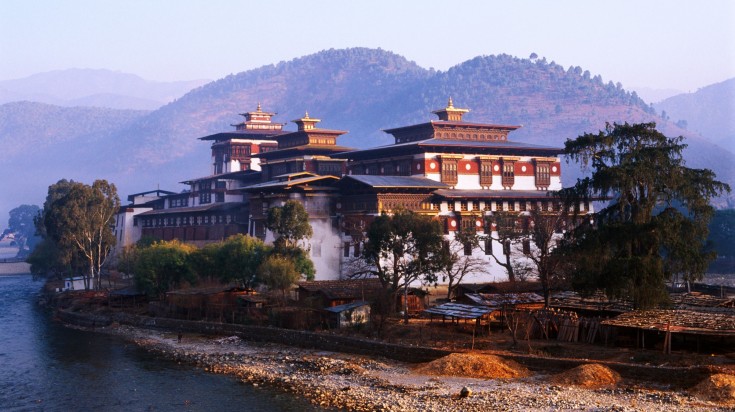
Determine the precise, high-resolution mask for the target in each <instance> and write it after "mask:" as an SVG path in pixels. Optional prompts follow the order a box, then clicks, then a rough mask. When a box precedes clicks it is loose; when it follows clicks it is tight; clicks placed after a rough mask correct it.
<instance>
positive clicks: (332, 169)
mask: <svg viewBox="0 0 735 412" xmlns="http://www.w3.org/2000/svg"><path fill="white" fill-rule="evenodd" d="M319 174H320V175H334V176H341V175H342V163H332V162H330V163H326V162H319Z"/></svg>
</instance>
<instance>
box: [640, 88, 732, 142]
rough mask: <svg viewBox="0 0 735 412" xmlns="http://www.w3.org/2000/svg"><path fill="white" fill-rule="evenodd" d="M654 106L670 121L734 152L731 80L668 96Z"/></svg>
mask: <svg viewBox="0 0 735 412" xmlns="http://www.w3.org/2000/svg"><path fill="white" fill-rule="evenodd" d="M654 107H655V108H656V110H657V111H658V112H659V113H663V114H664V115H665V116H666V117H667V118H669V119H671V121H673V122H678V123H679V124H681V125H682V126H686V128H687V129H688V130H691V131H692V132H695V133H699V134H701V135H702V136H706V137H707V138H708V139H710V140H711V141H712V142H713V143H716V144H718V145H720V146H722V147H724V148H725V149H727V150H729V151H730V152H735V79H730V80H726V81H724V82H721V83H716V84H713V85H710V86H707V87H703V88H701V89H699V90H697V91H696V92H694V93H685V94H680V95H677V96H673V97H670V98H668V99H666V100H664V101H662V102H660V103H657V104H655V105H654Z"/></svg>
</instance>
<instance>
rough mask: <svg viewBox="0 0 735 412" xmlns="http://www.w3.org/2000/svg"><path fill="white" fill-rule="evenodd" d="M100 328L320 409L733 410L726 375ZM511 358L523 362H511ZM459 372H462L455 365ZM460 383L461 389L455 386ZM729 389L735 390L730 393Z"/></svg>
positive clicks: (733, 406)
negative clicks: (621, 375)
mask: <svg viewBox="0 0 735 412" xmlns="http://www.w3.org/2000/svg"><path fill="white" fill-rule="evenodd" d="M104 331H106V332H108V333H113V334H117V335H120V336H124V337H126V338H127V339H132V340H133V341H135V342H136V343H137V344H138V345H140V346H142V347H144V348H146V349H148V350H150V351H152V352H155V353H158V354H159V355H161V356H164V357H167V358H170V359H173V360H176V361H178V362H185V363H191V364H193V365H195V366H196V367H199V368H203V369H205V370H207V371H209V372H211V373H219V374H227V375H230V376H232V377H233V378H235V379H239V380H241V381H243V382H245V383H247V384H251V385H254V386H260V385H267V386H270V387H274V388H279V389H281V390H283V391H286V392H290V393H292V394H294V395H296V396H300V397H305V398H307V399H309V400H310V401H311V402H312V403H313V404H315V405H319V406H321V407H324V408H342V409H346V410H354V411H418V410H420V411H442V412H444V411H487V410H498V411H555V410H571V411H661V410H666V411H672V412H673V411H735V404H733V403H727V401H728V399H729V400H730V402H731V400H732V399H733V398H732V397H728V396H725V397H724V399H725V402H723V401H722V399H720V400H719V401H717V402H715V401H712V399H713V397H712V392H715V393H725V394H726V395H727V394H728V393H729V392H727V391H730V392H733V391H735V386H728V385H731V384H730V383H726V384H724V386H722V387H719V388H716V389H713V388H708V389H706V390H704V389H698V390H694V389H693V390H687V391H669V390H662V389H658V390H654V389H649V388H643V387H636V386H623V385H619V384H616V383H611V382H609V381H606V380H601V381H600V382H601V384H600V385H588V384H585V383H584V382H583V381H574V379H572V380H571V381H570V380H569V379H571V378H570V376H573V375H574V374H575V373H582V374H584V373H583V372H584V371H570V372H567V373H566V376H554V375H542V374H534V373H532V372H529V371H527V370H525V371H524V370H521V369H518V370H519V373H518V374H517V376H516V377H494V376H493V374H497V373H498V371H500V370H504V371H506V372H507V370H508V365H506V364H505V361H504V360H503V359H502V356H497V357H488V358H485V356H486V355H483V354H480V355H479V356H474V352H473V354H472V355H473V356H474V357H475V358H479V359H480V360H479V363H478V359H469V357H468V356H465V357H462V356H460V357H457V358H456V359H453V361H452V362H448V360H446V359H444V361H443V362H444V365H442V359H440V360H437V361H434V362H433V363H430V364H420V365H413V364H406V363H402V362H397V361H394V360H386V359H383V358H374V357H365V356H357V355H350V354H343V353H335V352H325V351H318V350H305V349H298V348H292V347H287V346H282V345H278V344H263V343H252V342H245V341H242V340H241V339H240V338H238V337H235V336H232V337H219V338H216V337H205V336H199V335H191V334H184V335H183V336H182V339H181V342H179V339H178V336H177V335H176V334H175V333H170V332H162V331H157V330H148V329H138V328H132V327H128V326H111V327H108V328H105V329H104ZM500 363H503V365H500ZM446 364H451V365H453V368H455V369H456V368H459V366H457V365H459V364H461V365H460V366H462V367H464V368H465V369H472V368H475V370H476V371H479V372H478V373H480V375H477V374H474V375H472V376H485V377H474V378H471V377H467V376H444V375H442V374H441V373H443V372H447V370H446ZM509 367H510V368H511V369H513V368H522V367H520V365H514V364H513V363H512V362H511V363H510V366H509ZM460 369H461V368H460ZM593 369H595V368H590V370H593ZM597 369H600V368H597ZM603 369H604V368H603ZM586 372H587V375H585V376H586V379H592V380H593V381H594V380H595V379H597V377H596V376H597V375H595V373H599V372H600V371H599V370H596V369H595V370H594V371H592V372H590V371H589V370H588V371H586ZM602 372H603V375H605V377H606V379H607V378H609V376H608V375H609V373H605V371H604V370H603V371H602ZM482 373H484V374H485V375H482ZM462 374H466V372H460V373H459V375H462ZM504 376H505V375H504ZM574 376H576V375H574ZM563 378H569V379H563ZM728 379H729V378H728ZM570 382H571V383H570ZM613 382H614V381H613ZM728 382H729V381H728ZM593 383H594V382H593ZM733 384H735V383H733ZM463 388H466V390H465V394H466V395H467V396H462V395H461V393H462V391H463ZM731 395H732V396H733V397H735V392H733V393H732V394H731Z"/></svg>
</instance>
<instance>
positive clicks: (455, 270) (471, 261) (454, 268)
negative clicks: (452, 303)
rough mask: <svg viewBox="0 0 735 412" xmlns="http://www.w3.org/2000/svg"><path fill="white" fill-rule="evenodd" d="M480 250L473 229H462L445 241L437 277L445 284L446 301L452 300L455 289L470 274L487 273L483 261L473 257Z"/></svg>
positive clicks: (477, 237)
mask: <svg viewBox="0 0 735 412" xmlns="http://www.w3.org/2000/svg"><path fill="white" fill-rule="evenodd" d="M477 249H480V236H478V235H477V232H476V231H475V230H474V229H463V230H461V231H459V232H457V233H456V234H455V236H454V238H453V239H451V240H449V241H445V243H444V248H443V250H442V257H443V259H442V263H441V267H440V270H439V276H440V277H441V278H442V281H445V282H448V283H447V299H448V300H450V299H452V296H453V295H454V291H455V289H457V286H458V285H459V284H460V283H461V282H462V279H464V277H465V276H467V275H468V274H470V273H478V274H482V273H487V272H488V269H487V263H486V261H485V259H482V258H480V257H477V256H473V254H472V252H473V251H475V250H477Z"/></svg>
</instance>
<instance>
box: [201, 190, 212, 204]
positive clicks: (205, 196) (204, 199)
mask: <svg viewBox="0 0 735 412" xmlns="http://www.w3.org/2000/svg"><path fill="white" fill-rule="evenodd" d="M207 203H212V194H211V193H210V192H202V193H199V204H200V205H204V204H207Z"/></svg>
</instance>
